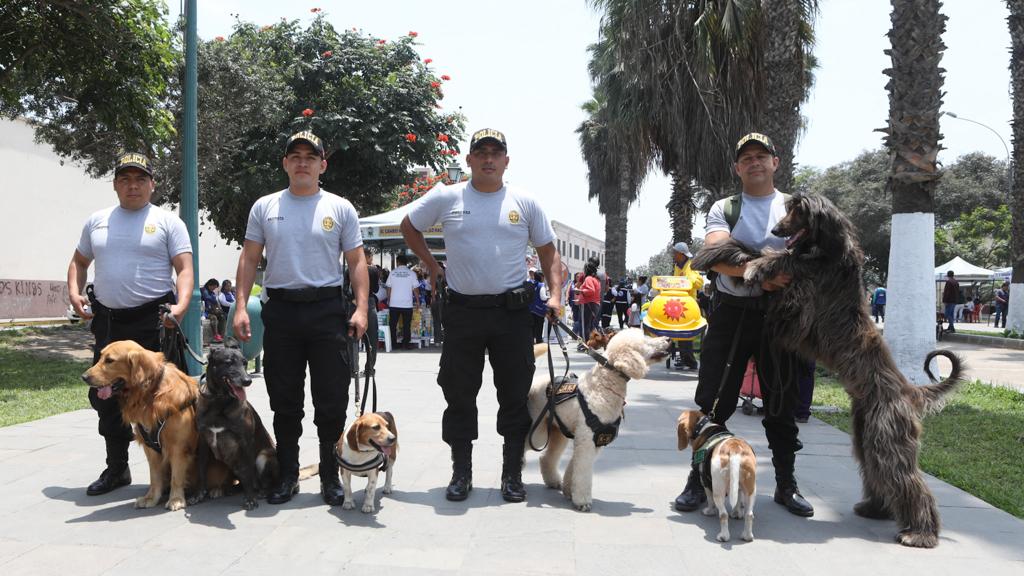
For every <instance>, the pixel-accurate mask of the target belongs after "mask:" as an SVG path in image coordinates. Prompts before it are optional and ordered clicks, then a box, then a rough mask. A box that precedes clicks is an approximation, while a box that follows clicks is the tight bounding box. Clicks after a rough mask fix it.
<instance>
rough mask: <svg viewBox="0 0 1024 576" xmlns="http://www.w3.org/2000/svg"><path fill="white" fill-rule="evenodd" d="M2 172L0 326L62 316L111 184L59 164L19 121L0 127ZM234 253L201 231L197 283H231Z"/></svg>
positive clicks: (109, 199)
mask: <svg viewBox="0 0 1024 576" xmlns="http://www.w3.org/2000/svg"><path fill="white" fill-rule="evenodd" d="M0 173H2V174H3V178H2V179H0V214H4V218H5V222H4V224H3V226H0V322H6V321H9V320H11V319H13V318H42V317H57V316H62V315H63V313H64V310H65V309H66V307H67V304H68V298H67V273H68V264H69V263H70V261H71V254H72V253H73V252H74V250H75V247H76V246H77V245H78V240H79V237H80V236H81V234H82V226H83V225H84V224H85V220H86V218H88V217H89V215H90V214H92V213H93V212H95V211H96V210H99V209H101V208H105V207H107V206H112V205H114V204H115V203H116V202H117V194H116V193H115V192H114V187H113V184H112V182H111V180H110V179H109V178H108V179H102V180H98V179H95V178H91V177H90V176H89V175H88V174H86V172H85V170H83V169H82V168H80V167H79V166H77V165H74V164H72V163H66V162H62V161H61V159H60V158H59V157H58V156H57V154H56V153H54V151H53V150H52V149H51V148H50V146H49V145H47V144H37V143H36V142H35V140H34V132H33V130H32V127H31V126H29V125H28V124H27V123H26V122H24V121H20V120H15V121H11V120H0ZM156 180H157V187H158V189H159V186H160V175H159V174H157V175H156ZM238 250H239V248H238V246H235V245H228V244H227V242H226V241H225V240H224V239H223V238H221V236H220V234H218V233H217V231H216V230H214V229H213V227H212V226H210V225H200V237H199V278H200V282H205V281H206V279H208V278H217V279H218V280H224V279H225V278H227V279H234V276H235V268H236V267H237V265H238ZM89 278H90V280H91V278H92V268H91V267H90V271H89Z"/></svg>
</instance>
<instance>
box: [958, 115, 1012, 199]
mask: <svg viewBox="0 0 1024 576" xmlns="http://www.w3.org/2000/svg"><path fill="white" fill-rule="evenodd" d="M942 114H944V115H946V116H949V117H950V118H956V119H957V120H963V121H964V122H970V123H971V124H977V125H978V126H981V127H982V128H984V129H986V130H988V131H989V132H991V133H993V134H995V135H996V138H999V141H1000V142H1002V144H1003V150H1005V151H1006V188H1007V190H1006V199H1007V205H1009V203H1010V198H1012V197H1013V160H1012V159H1011V157H1010V147H1009V146H1007V145H1006V140H1004V139H1003V137H1002V135H1001V134H999V132H997V131H996V129H995V128H993V127H991V126H989V125H988V124H982V123H981V122H978V121H977V120H971V119H970V118H964V117H963V116H960V115H959V114H956V113H954V112H943V113H942Z"/></svg>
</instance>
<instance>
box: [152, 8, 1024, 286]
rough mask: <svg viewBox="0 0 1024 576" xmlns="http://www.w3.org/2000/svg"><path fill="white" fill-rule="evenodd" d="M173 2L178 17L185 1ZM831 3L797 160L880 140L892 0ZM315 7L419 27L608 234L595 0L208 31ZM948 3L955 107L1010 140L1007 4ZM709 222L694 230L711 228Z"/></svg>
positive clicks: (532, 159)
mask: <svg viewBox="0 0 1024 576" xmlns="http://www.w3.org/2000/svg"><path fill="white" fill-rule="evenodd" d="M168 6H169V9H170V11H171V13H172V17H173V16H175V15H176V14H177V13H178V11H179V8H180V4H179V2H173V1H172V2H169V3H168ZM821 6H822V8H821V14H820V15H819V18H818V21H817V25H816V34H817V38H818V42H817V46H816V48H815V54H816V55H817V57H818V61H819V64H820V67H819V69H818V70H817V71H816V73H815V76H816V82H815V87H814V91H813V93H812V95H811V98H810V101H809V102H808V103H807V104H806V105H805V106H804V108H803V114H804V116H805V117H806V120H807V130H806V132H805V133H804V134H803V136H802V139H801V141H800V144H799V148H798V150H797V155H796V160H797V162H798V163H799V164H801V165H805V166H816V167H819V168H825V167H828V166H831V165H834V164H837V163H840V162H843V161H846V160H850V159H853V158H854V157H856V156H857V155H858V154H859V153H860V152H862V151H864V150H872V149H876V148H879V147H881V145H882V140H881V137H882V135H881V134H880V133H879V132H875V131H874V130H875V129H876V128H880V127H883V126H884V125H885V119H886V117H887V114H888V106H889V105H888V95H887V93H886V91H885V82H886V76H884V75H883V74H882V70H883V69H884V68H885V67H887V66H888V65H889V59H888V58H887V57H886V56H885V54H883V52H882V51H883V50H884V49H885V48H887V47H888V45H889V44H888V38H887V37H886V32H887V31H888V30H889V27H890V21H889V13H890V6H889V2H887V1H884V0H822V1H821ZM312 8H321V9H323V10H324V12H325V13H326V14H327V17H328V19H329V20H330V21H331V22H332V23H333V24H334V25H335V26H336V27H338V28H351V27H358V28H361V29H362V30H363V31H364V32H365V33H366V34H370V35H373V36H375V37H378V38H385V39H389V40H390V39H395V38H397V37H399V36H403V35H405V34H408V33H409V32H410V31H416V32H417V33H418V34H419V36H418V37H417V42H418V50H419V53H420V55H421V56H422V57H423V58H432V59H433V60H434V62H433V64H432V67H433V69H434V70H435V71H436V73H437V74H438V75H440V74H448V75H450V76H451V77H452V81H451V82H448V83H446V84H445V99H444V101H443V102H442V103H443V104H444V107H445V108H446V109H448V110H456V109H459V108H461V109H462V112H463V113H464V114H466V116H467V119H468V126H467V129H468V131H470V132H471V131H473V130H476V129H478V128H482V127H492V128H497V129H499V130H502V131H503V132H505V134H506V135H507V137H508V142H509V157H510V158H511V163H510V165H509V170H508V172H507V173H506V177H507V179H508V181H509V182H512V183H514V184H515V185H519V186H523V187H525V188H527V189H528V190H530V191H531V192H533V194H535V195H536V196H538V197H539V198H540V199H541V201H542V203H543V205H544V206H545V208H546V210H547V211H548V214H549V215H550V217H551V218H553V219H555V220H559V221H562V222H565V223H566V224H569V225H571V226H574V227H576V228H579V229H581V230H583V231H585V232H587V233H589V234H591V235H593V236H597V237H599V238H603V237H604V219H603V217H602V216H600V215H599V214H598V211H597V206H596V204H594V203H590V202H588V201H587V170H586V166H585V165H584V163H583V160H582V158H581V156H580V152H579V144H578V140H577V135H576V133H575V129H576V127H577V126H579V124H580V122H581V121H582V120H583V118H584V115H583V113H582V112H581V111H580V105H581V104H582V103H583V102H585V101H586V100H587V99H589V97H590V94H591V85H590V78H589V77H588V75H587V62H588V54H587V46H588V45H589V44H591V43H593V42H594V41H595V40H596V39H597V29H598V23H599V20H600V14H598V13H596V12H595V11H594V10H593V9H592V8H591V7H590V3H589V2H586V1H585V0H517V1H516V2H488V1H485V0H477V1H475V2H469V1H466V0H449V1H446V2H426V1H423V0H377V1H375V2H367V1H365V0H359V1H352V0H345V1H318V0H312V1H305V2H304V1H299V2H287V3H284V2H276V1H269V0H244V1H243V0H201V1H199V3H198V10H199V18H198V19H199V23H198V26H199V36H200V37H201V38H203V39H211V38H214V37H216V36H222V35H223V36H227V35H228V34H230V32H231V29H232V26H233V24H234V22H235V15H238V17H240V18H241V19H242V20H246V21H251V22H255V23H257V24H270V23H273V22H275V21H277V20H280V19H281V18H287V19H300V20H301V21H303V22H304V23H308V21H309V20H311V19H312V16H313V14H312V13H311V12H310V10H311V9H312ZM942 10H943V13H944V14H946V15H947V16H948V17H949V20H948V22H947V30H946V33H945V35H944V36H943V40H944V41H945V43H946V46H947V49H946V52H945V55H944V57H943V60H942V66H943V67H944V68H945V69H946V82H945V86H944V88H943V89H944V91H945V92H946V96H945V98H944V109H945V110H947V111H951V112H955V113H957V114H958V115H960V116H961V117H963V118H970V119H972V120H976V121H978V122H981V123H983V124H987V125H988V126H990V127H992V129H993V130H995V132H997V133H998V134H999V135H1000V136H1002V138H1003V139H1004V140H1005V141H1006V144H1007V145H1010V124H1009V123H1010V119H1011V114H1012V112H1011V104H1010V96H1009V72H1008V70H1007V66H1008V63H1009V43H1010V40H1009V33H1008V31H1007V28H1006V20H1005V19H1006V14H1007V11H1006V7H1005V5H1004V4H1003V2H1002V0H946V1H945V2H944V6H943V8H942ZM942 133H943V135H944V136H945V139H944V140H943V142H942V143H943V145H944V146H945V148H946V150H945V151H944V152H943V153H942V154H941V155H940V159H941V160H943V161H945V162H950V161H952V160H954V159H955V158H956V157H957V156H959V155H961V154H964V153H966V152H971V151H975V150H980V151H983V152H986V153H988V154H991V155H993V156H996V157H997V158H1005V157H1006V150H1005V148H1004V147H1003V144H1002V143H1001V142H1000V140H999V138H998V137H997V136H996V134H993V133H992V132H990V131H988V130H986V129H985V128H982V127H980V126H977V125H975V124H971V123H969V122H965V121H962V120H957V119H954V118H948V117H943V118H942ZM467 148H468V147H467V146H466V143H465V142H463V143H462V149H463V150H464V151H465V150H467ZM463 165H464V162H463ZM336 192H338V193H341V194H344V192H345V191H344V190H337V191H336ZM669 193H670V190H669V182H668V180H667V179H666V178H665V177H663V176H660V175H658V174H652V176H651V177H650V178H649V179H648V181H647V183H646V184H645V186H644V189H643V191H642V193H641V195H640V200H639V202H638V203H637V204H636V205H635V206H634V207H633V208H632V210H631V211H630V218H629V235H628V245H627V252H626V263H627V266H629V267H635V266H637V265H640V264H644V263H646V262H647V259H648V258H649V257H650V255H651V254H653V253H655V252H657V251H660V250H661V249H662V248H663V247H664V246H665V245H666V244H667V243H668V241H669V240H670V238H671V231H670V228H669V219H668V214H667V213H666V211H665V204H666V202H667V201H668V198H669ZM701 226H702V223H701V224H700V225H698V227H696V228H695V230H694V234H695V235H697V236H700V235H703V230H702V229H701Z"/></svg>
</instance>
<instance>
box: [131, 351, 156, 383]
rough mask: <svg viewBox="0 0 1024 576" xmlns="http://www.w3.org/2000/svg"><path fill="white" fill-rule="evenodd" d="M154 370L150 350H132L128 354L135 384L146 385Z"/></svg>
mask: <svg viewBox="0 0 1024 576" xmlns="http://www.w3.org/2000/svg"><path fill="white" fill-rule="evenodd" d="M152 368H153V362H152V359H151V358H150V352H149V351H148V350H132V351H131V352H129V353H128V369H129V371H130V372H129V375H130V377H131V381H132V383H133V384H136V385H140V386H144V385H146V384H147V383H148V379H149V378H148V376H149V374H150V373H152V371H153V369H152Z"/></svg>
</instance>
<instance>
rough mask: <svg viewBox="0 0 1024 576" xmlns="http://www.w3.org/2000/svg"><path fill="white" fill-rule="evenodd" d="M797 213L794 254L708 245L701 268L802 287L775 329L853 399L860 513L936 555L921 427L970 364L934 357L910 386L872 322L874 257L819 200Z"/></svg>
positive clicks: (790, 246)
mask: <svg viewBox="0 0 1024 576" xmlns="http://www.w3.org/2000/svg"><path fill="white" fill-rule="evenodd" d="M787 209H788V211H787V213H786V216H785V218H783V219H782V220H781V221H779V223H778V224H777V225H776V226H775V228H774V229H773V230H772V234H774V235H776V236H779V237H785V238H788V240H787V243H786V247H787V249H786V250H784V251H768V250H766V251H765V252H764V253H763V254H756V253H751V252H750V251H749V250H747V248H746V247H744V246H743V245H742V244H740V243H739V242H736V241H734V240H732V239H729V240H727V241H725V242H719V243H716V244H712V245H710V246H707V245H706V246H705V247H704V248H703V249H702V250H701V251H700V253H698V254H697V256H696V257H695V258H694V259H693V267H694V268H696V269H699V270H708V269H710V268H711V266H713V265H715V264H717V263H719V262H724V263H729V264H732V265H737V266H739V265H744V264H745V265H746V271H745V273H744V275H743V278H744V280H745V281H746V282H747V283H748V284H752V285H760V284H761V283H762V282H764V281H765V280H768V279H771V278H774V277H776V276H777V275H779V274H788V275H790V276H791V277H792V281H791V282H790V283H789V284H788V285H787V286H786V288H785V289H783V290H781V291H779V292H778V293H776V294H775V295H774V296H773V297H772V299H771V303H770V304H769V307H768V311H767V323H766V326H768V327H769V328H770V330H771V335H772V339H773V341H774V342H776V343H778V344H779V345H780V346H782V348H783V349H785V350H789V351H793V352H796V353H798V354H799V355H801V356H803V357H804V358H813V359H817V360H818V361H820V362H822V363H823V364H825V365H826V366H828V367H830V368H831V369H832V370H833V371H834V372H835V373H836V374H837V375H838V378H839V380H840V382H842V384H843V386H844V388H845V389H846V392H847V393H848V394H849V395H850V398H851V399H852V405H851V411H852V417H853V438H852V440H853V453H854V456H855V457H856V458H857V460H858V462H859V463H860V472H861V479H862V480H863V490H864V500H863V501H861V502H859V503H858V504H857V505H856V506H854V512H855V513H857V514H858V515H860V516H865V517H868V518H894V519H895V520H896V521H897V523H898V524H899V533H898V534H897V536H896V538H897V540H898V541H899V542H900V543H901V544H903V545H905V546H915V547H921V548H932V547H934V546H936V545H937V544H938V542H939V512H938V509H937V508H936V506H935V498H934V497H933V496H932V493H931V491H930V490H928V486H927V485H926V484H925V483H924V478H922V476H921V471H920V470H919V469H918V467H917V457H918V452H919V450H920V447H921V418H922V417H923V416H924V415H926V414H929V413H933V412H937V411H939V410H941V409H942V406H943V403H944V398H945V396H946V395H947V394H948V393H949V392H951V391H952V390H953V389H954V388H955V387H956V386H957V385H958V384H959V383H960V382H961V379H962V378H961V374H962V369H963V366H962V362H961V361H960V359H959V358H958V357H957V356H956V355H955V354H953V353H952V352H949V351H948V350H936V351H933V352H930V353H929V354H928V355H927V357H926V358H925V360H924V362H925V364H924V365H925V372H926V373H927V374H928V377H929V378H931V379H932V381H933V384H931V385H928V386H915V385H913V384H911V383H910V382H908V381H907V380H906V378H904V377H903V374H901V373H900V371H899V369H898V368H897V367H896V363H895V362H894V361H893V358H892V353H891V352H890V351H889V347H888V345H887V344H886V343H885V340H883V339H882V335H881V334H880V333H879V332H878V330H877V328H875V323H874V322H873V321H872V319H871V318H870V316H869V315H868V308H867V305H866V303H865V300H864V285H863V282H862V280H861V268H862V266H863V264H864V254H863V252H862V251H861V249H860V246H859V244H858V242H857V235H856V233H855V231H854V228H853V225H852V224H851V223H850V221H849V220H848V219H847V218H846V217H845V216H844V215H843V214H842V213H841V212H840V211H839V210H838V209H837V208H836V207H835V206H834V205H833V204H832V203H831V202H830V201H829V200H828V199H827V198H825V197H823V196H819V195H816V194H809V195H801V194H797V195H795V196H793V197H792V198H791V199H790V200H789V202H788V204H787ZM936 356H945V357H946V358H948V359H949V361H950V362H951V363H952V370H951V372H950V375H949V377H948V378H947V379H945V380H943V381H942V382H937V381H936V380H935V378H934V377H933V376H932V373H931V371H930V370H929V367H928V365H929V364H930V363H931V361H932V359H933V358H935V357H936Z"/></svg>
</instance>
